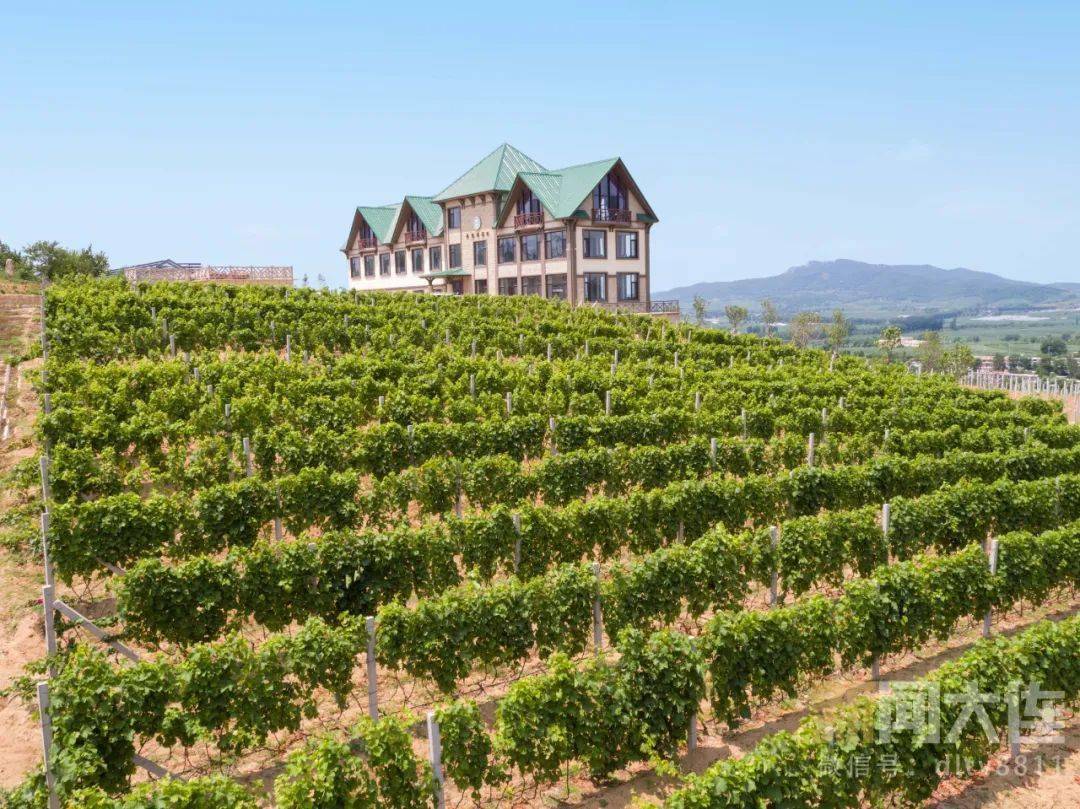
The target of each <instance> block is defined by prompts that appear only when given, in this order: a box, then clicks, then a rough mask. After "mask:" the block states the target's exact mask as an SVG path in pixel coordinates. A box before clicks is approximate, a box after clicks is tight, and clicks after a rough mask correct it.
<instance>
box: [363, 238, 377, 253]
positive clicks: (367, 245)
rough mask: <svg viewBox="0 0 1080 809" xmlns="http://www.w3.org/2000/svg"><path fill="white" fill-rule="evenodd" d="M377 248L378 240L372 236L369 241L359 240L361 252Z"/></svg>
mask: <svg viewBox="0 0 1080 809" xmlns="http://www.w3.org/2000/svg"><path fill="white" fill-rule="evenodd" d="M378 246H379V240H378V239H377V238H375V237H374V236H372V237H371V238H370V239H360V249H361V250H374V249H375V248H376V247H378Z"/></svg>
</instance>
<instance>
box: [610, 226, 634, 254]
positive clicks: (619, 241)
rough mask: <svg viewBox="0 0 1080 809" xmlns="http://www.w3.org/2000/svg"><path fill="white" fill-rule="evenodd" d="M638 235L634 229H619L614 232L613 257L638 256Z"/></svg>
mask: <svg viewBox="0 0 1080 809" xmlns="http://www.w3.org/2000/svg"><path fill="white" fill-rule="evenodd" d="M637 245H638V235H637V231H634V230H620V231H617V232H616V233H615V258H637V257H638V247H637Z"/></svg>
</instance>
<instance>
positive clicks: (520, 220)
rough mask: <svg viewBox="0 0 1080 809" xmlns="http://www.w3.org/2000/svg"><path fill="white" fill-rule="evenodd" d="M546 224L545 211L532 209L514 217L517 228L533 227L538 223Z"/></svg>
mask: <svg viewBox="0 0 1080 809" xmlns="http://www.w3.org/2000/svg"><path fill="white" fill-rule="evenodd" d="M542 224H544V213H543V211H530V212H529V213H519V214H518V215H517V216H515V217H514V227H515V228H531V227H536V226H537V225H542Z"/></svg>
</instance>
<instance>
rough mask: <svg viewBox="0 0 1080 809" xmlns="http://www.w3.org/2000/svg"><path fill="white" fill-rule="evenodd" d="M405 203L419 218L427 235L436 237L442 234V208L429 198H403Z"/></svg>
mask: <svg viewBox="0 0 1080 809" xmlns="http://www.w3.org/2000/svg"><path fill="white" fill-rule="evenodd" d="M405 203H406V204H408V206H409V207H410V208H412V209H413V212H414V213H415V214H416V215H417V216H418V217H420V221H421V222H423V223H424V227H425V228H426V229H427V232H428V234H429V235H431V236H438V235H439V234H440V233H442V228H443V214H442V208H440V207H439V206H438V205H437V204H435V203H434V202H432V201H431V197H417V196H408V197H405Z"/></svg>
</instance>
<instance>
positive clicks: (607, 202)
mask: <svg viewBox="0 0 1080 809" xmlns="http://www.w3.org/2000/svg"><path fill="white" fill-rule="evenodd" d="M592 200H593V207H592V218H593V221H594V222H629V221H630V205H629V203H628V202H627V199H626V188H625V186H624V185H623V182H622V180H621V179H620V178H619V177H617V176H615V172H613V171H609V172H608V173H607V174H606V175H605V176H604V179H602V180H601V181H600V182H599V183H597V185H596V188H594V189H593V192H592Z"/></svg>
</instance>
